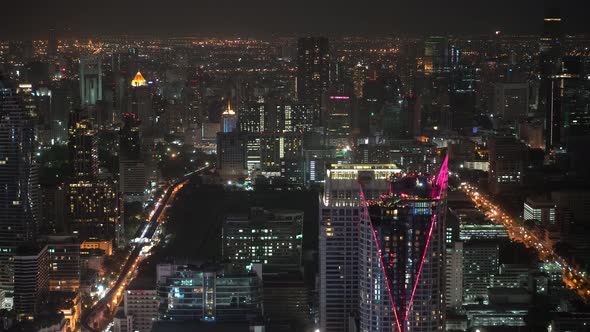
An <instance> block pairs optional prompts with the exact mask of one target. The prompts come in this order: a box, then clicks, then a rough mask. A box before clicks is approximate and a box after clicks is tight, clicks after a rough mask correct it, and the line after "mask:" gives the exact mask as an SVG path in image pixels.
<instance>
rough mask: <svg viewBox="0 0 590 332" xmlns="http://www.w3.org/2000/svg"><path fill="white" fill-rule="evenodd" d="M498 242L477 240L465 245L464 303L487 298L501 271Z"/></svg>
mask: <svg viewBox="0 0 590 332" xmlns="http://www.w3.org/2000/svg"><path fill="white" fill-rule="evenodd" d="M499 250H500V249H499V245H498V242H497V241H496V240H487V241H485V240H482V239H476V240H471V241H467V242H465V243H464V245H463V301H464V302H466V303H470V302H471V303H474V302H477V301H478V300H482V299H485V298H487V296H488V288H490V287H491V286H492V282H493V280H494V277H495V276H496V275H497V274H498V269H499V265H500V264H499V254H500V253H499Z"/></svg>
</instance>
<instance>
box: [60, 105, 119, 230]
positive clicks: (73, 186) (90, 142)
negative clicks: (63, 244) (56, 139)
mask: <svg viewBox="0 0 590 332" xmlns="http://www.w3.org/2000/svg"><path fill="white" fill-rule="evenodd" d="M69 150H70V163H71V165H72V171H73V176H72V178H71V179H70V181H69V182H68V184H67V196H66V201H67V205H66V207H67V216H68V221H69V227H70V230H71V231H72V232H73V233H74V234H78V235H79V237H80V238H81V240H85V239H88V238H99V239H104V240H112V239H113V237H114V235H115V230H116V225H117V221H118V198H117V193H116V190H115V188H114V185H113V183H111V182H109V181H106V180H102V179H99V178H98V149H97V146H96V133H95V131H94V129H93V127H92V122H91V121H90V120H89V119H88V118H87V117H86V114H85V112H84V111H80V110H76V111H74V112H72V113H71V115H70V124H69Z"/></svg>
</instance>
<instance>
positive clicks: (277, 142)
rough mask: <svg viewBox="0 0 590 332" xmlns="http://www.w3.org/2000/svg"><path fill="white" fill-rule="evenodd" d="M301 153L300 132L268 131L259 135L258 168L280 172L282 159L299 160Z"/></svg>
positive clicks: (301, 139) (301, 137) (264, 170)
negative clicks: (274, 132) (275, 132)
mask: <svg viewBox="0 0 590 332" xmlns="http://www.w3.org/2000/svg"><path fill="white" fill-rule="evenodd" d="M302 154H303V136H302V135H301V134H300V133H277V134H273V133H269V134H261V135H260V169H261V170H262V171H263V172H280V167H281V161H282V160H299V159H301V156H302Z"/></svg>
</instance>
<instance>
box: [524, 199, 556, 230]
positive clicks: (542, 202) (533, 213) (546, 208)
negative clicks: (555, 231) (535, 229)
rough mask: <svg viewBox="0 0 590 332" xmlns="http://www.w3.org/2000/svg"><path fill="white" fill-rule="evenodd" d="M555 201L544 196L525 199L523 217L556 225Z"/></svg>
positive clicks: (548, 224) (542, 223) (540, 222)
mask: <svg viewBox="0 0 590 332" xmlns="http://www.w3.org/2000/svg"><path fill="white" fill-rule="evenodd" d="M555 207H556V206H555V203H554V202H553V201H552V200H551V199H547V198H543V197H529V198H527V199H526V200H525V201H524V213H523V219H524V220H525V221H528V220H530V221H534V222H535V223H537V224H539V225H541V226H544V227H549V226H553V225H555Z"/></svg>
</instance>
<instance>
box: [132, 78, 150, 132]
mask: <svg viewBox="0 0 590 332" xmlns="http://www.w3.org/2000/svg"><path fill="white" fill-rule="evenodd" d="M129 102H130V106H129V110H130V112H131V113H133V114H135V116H136V117H137V118H139V121H140V126H139V128H140V131H141V133H142V136H143V135H145V133H146V130H147V129H149V128H151V127H152V125H153V124H154V121H155V115H154V112H153V109H152V102H151V99H150V90H149V86H148V84H147V81H146V80H145V78H144V77H143V75H142V74H141V72H137V74H135V77H134V78H133V79H132V80H131V93H130V99H129Z"/></svg>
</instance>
